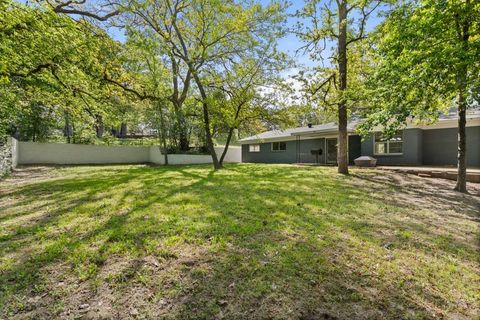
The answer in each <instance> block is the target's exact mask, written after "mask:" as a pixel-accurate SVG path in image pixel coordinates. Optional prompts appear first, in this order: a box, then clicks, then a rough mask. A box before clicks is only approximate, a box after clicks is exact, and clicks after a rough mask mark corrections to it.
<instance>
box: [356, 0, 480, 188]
mask: <svg viewBox="0 0 480 320" xmlns="http://www.w3.org/2000/svg"><path fill="white" fill-rule="evenodd" d="M479 39H480V2H478V1H472V0H453V1H436V0H422V1H408V2H407V3H403V4H402V5H399V6H398V7H396V8H395V10H393V11H392V12H391V13H389V15H388V16H387V17H386V20H385V22H384V23H383V24H382V25H381V26H380V27H379V28H378V36H377V37H375V48H376V50H375V51H376V53H377V63H378V65H377V66H376V68H375V71H376V72H375V73H374V74H373V75H372V77H371V79H372V81H371V84H370V85H371V88H372V92H371V97H372V103H373V106H374V107H375V112H373V113H372V114H370V116H369V118H368V121H367V122H366V123H365V125H364V128H366V129H368V128H372V127H374V126H376V125H382V126H384V127H385V128H386V130H387V131H388V132H390V133H392V132H394V131H395V130H396V129H398V128H400V127H402V126H403V125H404V124H405V123H406V122H407V121H408V120H412V119H413V121H417V122H427V123H428V122H434V121H436V120H437V119H438V117H439V114H440V112H446V111H448V110H449V109H450V108H451V107H452V106H453V105H454V104H456V106H457V109H458V156H457V158H458V159H457V162H458V175H457V183H456V186H455V190H458V191H460V192H466V191H467V189H466V152H467V150H466V111H467V107H468V106H470V105H473V104H475V93H478V91H479V88H480V80H479V79H480V77H479V76H480V59H479V57H480V42H479Z"/></svg>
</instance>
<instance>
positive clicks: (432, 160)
mask: <svg viewBox="0 0 480 320" xmlns="http://www.w3.org/2000/svg"><path fill="white" fill-rule="evenodd" d="M423 145H424V147H423V163H424V164H425V165H456V164H457V129H456V128H451V129H431V130H424V131H423ZM467 166H475V167H480V126H478V127H467Z"/></svg>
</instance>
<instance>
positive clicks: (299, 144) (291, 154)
mask: <svg viewBox="0 0 480 320" xmlns="http://www.w3.org/2000/svg"><path fill="white" fill-rule="evenodd" d="M252 144H257V143H252ZM286 144H287V150H285V151H272V143H271V142H267V143H259V145H260V152H250V151H249V144H244V145H242V162H260V163H296V162H300V163H316V162H317V157H316V155H314V154H312V150H321V155H319V156H318V163H320V164H325V163H326V156H327V153H326V150H325V138H319V139H304V140H302V139H300V140H298V141H287V142H286ZM348 155H349V161H350V163H351V164H353V159H355V158H358V157H359V156H360V155H361V138H360V136H358V135H355V136H349V137H348Z"/></svg>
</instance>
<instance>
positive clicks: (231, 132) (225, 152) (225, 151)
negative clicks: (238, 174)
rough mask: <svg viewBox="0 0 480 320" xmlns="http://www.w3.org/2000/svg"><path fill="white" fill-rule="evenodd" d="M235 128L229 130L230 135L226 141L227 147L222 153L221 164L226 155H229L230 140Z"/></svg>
mask: <svg viewBox="0 0 480 320" xmlns="http://www.w3.org/2000/svg"><path fill="white" fill-rule="evenodd" d="M233 130H235V128H230V130H229V131H228V136H227V141H226V143H225V148H224V149H223V152H222V155H221V157H220V165H221V166H223V160H224V159H225V156H226V155H227V152H228V147H229V146H230V141H231V140H232V135H233Z"/></svg>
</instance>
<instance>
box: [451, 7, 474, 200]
mask: <svg viewBox="0 0 480 320" xmlns="http://www.w3.org/2000/svg"><path fill="white" fill-rule="evenodd" d="M465 4H466V6H467V8H468V7H469V6H470V1H469V0H466V2H465ZM457 19H462V20H463V19H464V17H460V16H457ZM457 25H458V26H461V29H459V30H458V37H459V40H460V42H461V44H462V47H463V48H464V51H465V52H469V42H470V25H471V22H470V21H469V20H468V19H465V20H463V21H461V22H460V23H458V24H457ZM467 75H468V65H467V64H465V62H464V65H463V66H462V68H460V72H459V73H458V75H457V76H458V78H457V79H458V80H457V86H458V154H457V183H456V185H455V188H454V190H456V191H459V192H464V193H467V133H466V126H467V101H466V98H465V95H466V93H467V89H466V88H467V81H468V80H467Z"/></svg>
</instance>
